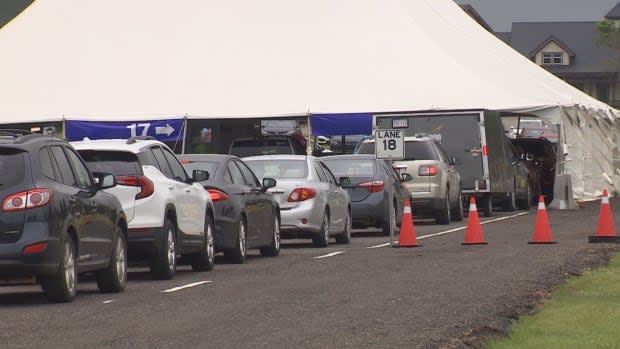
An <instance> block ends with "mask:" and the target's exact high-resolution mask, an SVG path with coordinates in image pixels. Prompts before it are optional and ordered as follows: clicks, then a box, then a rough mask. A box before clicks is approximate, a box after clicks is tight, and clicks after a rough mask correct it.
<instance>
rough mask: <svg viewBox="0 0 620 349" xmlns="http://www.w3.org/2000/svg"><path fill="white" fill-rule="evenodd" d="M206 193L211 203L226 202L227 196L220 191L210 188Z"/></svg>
mask: <svg viewBox="0 0 620 349" xmlns="http://www.w3.org/2000/svg"><path fill="white" fill-rule="evenodd" d="M207 191H208V192H209V196H211V201H213V202H218V201H224V200H228V194H226V193H224V192H223V191H221V190H217V189H213V188H211V189H207Z"/></svg>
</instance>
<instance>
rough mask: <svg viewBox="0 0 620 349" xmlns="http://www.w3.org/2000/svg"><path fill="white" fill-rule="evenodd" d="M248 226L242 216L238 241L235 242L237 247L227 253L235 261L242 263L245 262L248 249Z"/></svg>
mask: <svg viewBox="0 0 620 349" xmlns="http://www.w3.org/2000/svg"><path fill="white" fill-rule="evenodd" d="M246 244H247V226H246V223H245V219H244V218H243V217H242V218H241V221H239V231H238V232H237V243H236V244H235V245H236V246H235V248H234V249H232V250H229V251H227V252H228V253H225V254H226V256H227V257H229V258H230V260H231V261H232V262H233V263H236V264H242V263H243V262H245V255H246V251H247V247H246Z"/></svg>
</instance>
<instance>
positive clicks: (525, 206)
mask: <svg viewBox="0 0 620 349" xmlns="http://www.w3.org/2000/svg"><path fill="white" fill-rule="evenodd" d="M532 203H533V198H532V184H531V183H528V184H527V196H526V198H525V199H522V200H518V201H517V207H519V209H520V210H524V211H528V210H529V209H530V208H531V207H532Z"/></svg>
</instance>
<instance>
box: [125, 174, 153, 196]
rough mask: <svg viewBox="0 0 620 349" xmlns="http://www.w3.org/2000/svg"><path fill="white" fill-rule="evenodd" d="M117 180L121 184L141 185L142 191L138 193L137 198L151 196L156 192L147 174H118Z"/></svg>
mask: <svg viewBox="0 0 620 349" xmlns="http://www.w3.org/2000/svg"><path fill="white" fill-rule="evenodd" d="M116 182H117V183H118V184H121V185H129V186H132V187H140V192H139V193H138V194H136V200H138V199H143V198H146V197H149V196H151V195H153V193H154V192H155V186H154V185H153V182H152V181H151V180H150V179H148V178H147V177H145V176H117V177H116Z"/></svg>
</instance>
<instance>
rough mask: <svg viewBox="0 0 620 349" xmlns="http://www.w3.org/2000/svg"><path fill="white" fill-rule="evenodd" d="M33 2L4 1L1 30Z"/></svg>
mask: <svg viewBox="0 0 620 349" xmlns="http://www.w3.org/2000/svg"><path fill="white" fill-rule="evenodd" d="M32 1H33V0H2V1H0V28H2V27H3V26H4V25H5V24H7V23H8V22H10V21H11V20H12V19H13V18H15V16H17V15H18V14H19V13H20V12H22V11H23V10H24V9H25V8H26V7H28V5H30V4H31V3H32Z"/></svg>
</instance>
